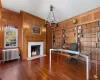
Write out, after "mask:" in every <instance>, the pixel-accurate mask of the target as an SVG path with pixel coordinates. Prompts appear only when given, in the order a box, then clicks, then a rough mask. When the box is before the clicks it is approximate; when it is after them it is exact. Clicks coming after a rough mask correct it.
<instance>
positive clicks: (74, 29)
mask: <svg viewBox="0 0 100 80" xmlns="http://www.w3.org/2000/svg"><path fill="white" fill-rule="evenodd" d="M73 31H74V36H76V27H74V28H73Z"/></svg>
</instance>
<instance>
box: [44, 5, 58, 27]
mask: <svg viewBox="0 0 100 80" xmlns="http://www.w3.org/2000/svg"><path fill="white" fill-rule="evenodd" d="M53 9H54V7H53V6H52V5H50V12H49V15H48V17H47V20H46V22H45V26H46V27H52V28H56V27H58V23H57V20H56V18H55V15H54V12H53Z"/></svg>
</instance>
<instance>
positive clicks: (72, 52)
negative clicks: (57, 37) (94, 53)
mask: <svg viewBox="0 0 100 80" xmlns="http://www.w3.org/2000/svg"><path fill="white" fill-rule="evenodd" d="M52 51H60V52H61V53H62V52H67V53H70V54H76V55H79V56H81V57H84V58H85V59H86V80H89V56H87V55H84V54H81V53H80V52H79V51H71V50H66V49H50V63H51V59H52V57H51V53H52Z"/></svg>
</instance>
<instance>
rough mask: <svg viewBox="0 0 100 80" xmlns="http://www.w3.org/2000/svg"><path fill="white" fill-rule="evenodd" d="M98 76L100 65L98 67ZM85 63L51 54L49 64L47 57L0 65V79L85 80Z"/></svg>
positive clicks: (93, 68) (91, 74)
mask: <svg viewBox="0 0 100 80" xmlns="http://www.w3.org/2000/svg"><path fill="white" fill-rule="evenodd" d="M98 68H99V69H98V75H100V65H98ZM94 74H95V65H94V64H92V68H91V70H90V80H95V79H94V77H93V75H94ZM85 77H86V76H85V62H83V61H81V60H79V61H77V60H71V61H70V62H68V60H67V57H65V56H60V55H57V54H52V62H51V64H50V62H49V57H48V56H45V57H42V58H38V59H34V60H31V61H27V60H24V61H11V62H6V63H5V64H0V78H2V80H86V78H85Z"/></svg>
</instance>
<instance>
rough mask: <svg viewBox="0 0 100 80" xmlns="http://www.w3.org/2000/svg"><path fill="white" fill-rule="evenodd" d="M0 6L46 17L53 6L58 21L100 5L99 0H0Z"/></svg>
mask: <svg viewBox="0 0 100 80" xmlns="http://www.w3.org/2000/svg"><path fill="white" fill-rule="evenodd" d="M1 1H2V6H3V7H4V8H8V9H10V10H13V11H16V12H20V10H23V11H26V12H29V13H31V14H33V15H36V16H39V17H41V18H43V19H47V16H48V14H49V8H50V5H53V6H54V8H55V9H54V14H55V16H56V19H57V20H58V21H59V22H60V21H63V20H65V19H68V18H70V17H73V16H76V15H78V14H81V13H83V12H86V11H89V10H91V9H94V8H97V7H100V0H1Z"/></svg>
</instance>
